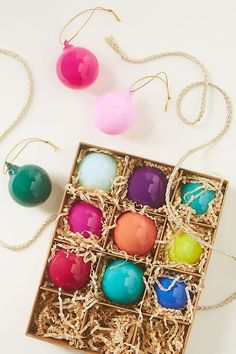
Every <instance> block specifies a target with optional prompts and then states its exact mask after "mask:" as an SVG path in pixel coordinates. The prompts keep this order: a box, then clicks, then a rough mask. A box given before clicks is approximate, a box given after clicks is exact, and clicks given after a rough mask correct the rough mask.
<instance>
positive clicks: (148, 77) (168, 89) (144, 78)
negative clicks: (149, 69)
mask: <svg viewBox="0 0 236 354" xmlns="http://www.w3.org/2000/svg"><path fill="white" fill-rule="evenodd" d="M160 75H164V77H165V79H163V78H162V77H161V76H160ZM154 79H159V80H161V81H162V82H163V83H164V85H165V87H166V91H167V102H166V105H165V112H166V111H167V109H168V106H169V103H170V101H171V96H170V88H169V80H168V76H167V74H166V73H165V72H164V71H162V72H159V73H158V74H156V75H148V76H143V77H141V78H140V79H138V80H136V81H135V82H134V83H133V84H132V85H131V89H130V92H136V91H138V90H140V89H141V88H143V87H144V86H146V85H148V84H149V83H150V82H152V81H153V80H154ZM143 80H148V81H146V82H144V83H143V84H141V85H140V86H138V87H135V86H136V85H137V84H138V83H139V82H140V81H143Z"/></svg>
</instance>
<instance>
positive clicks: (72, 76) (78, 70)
mask: <svg viewBox="0 0 236 354" xmlns="http://www.w3.org/2000/svg"><path fill="white" fill-rule="evenodd" d="M98 72H99V65H98V61H97V58H96V57H95V55H94V54H93V53H92V52H90V50H88V49H86V48H82V47H74V46H73V45H70V44H69V43H68V42H67V41H65V46H64V51H63V53H62V54H61V55H60V57H59V58H58V61H57V75H58V78H59V79H60V81H61V82H62V83H63V84H64V85H65V86H67V87H69V88H72V89H83V88H86V87H88V86H90V85H92V84H93V83H94V81H95V80H96V79H97V76H98Z"/></svg>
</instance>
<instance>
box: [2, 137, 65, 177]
mask: <svg viewBox="0 0 236 354" xmlns="http://www.w3.org/2000/svg"><path fill="white" fill-rule="evenodd" d="M34 142H38V143H43V144H48V145H49V146H51V147H52V148H54V150H55V151H56V150H58V147H57V146H56V145H55V144H53V143H51V142H50V141H48V140H43V139H39V138H27V139H24V140H21V141H20V142H19V143H17V144H16V145H14V146H13V148H12V149H11V150H10V151H9V153H8V154H7V156H6V158H5V161H4V165H3V174H4V175H5V174H6V173H7V170H8V168H7V164H12V163H13V162H14V161H15V160H16V159H17V157H18V156H19V155H20V154H21V153H22V151H23V150H25V149H26V147H27V146H28V145H29V144H31V143H34ZM17 148H20V149H19V151H18V152H17V153H16V154H15V155H14V156H13V157H12V158H11V159H9V158H10V156H11V155H12V154H14V153H15V151H16V150H17Z"/></svg>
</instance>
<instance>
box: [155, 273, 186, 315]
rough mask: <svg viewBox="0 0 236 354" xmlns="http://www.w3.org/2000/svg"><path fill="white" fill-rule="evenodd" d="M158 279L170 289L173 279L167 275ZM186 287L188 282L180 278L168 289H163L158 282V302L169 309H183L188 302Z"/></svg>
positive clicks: (164, 286)
mask: <svg viewBox="0 0 236 354" xmlns="http://www.w3.org/2000/svg"><path fill="white" fill-rule="evenodd" d="M158 281H159V282H160V284H161V286H162V287H163V288H164V289H168V288H169V287H170V285H171V284H172V283H173V279H169V278H166V277H163V278H159V279H158ZM186 287H187V284H185V283H184V282H182V281H179V280H177V281H176V283H175V285H173V287H172V288H171V289H170V290H168V291H164V290H162V289H161V288H160V287H159V286H158V284H156V285H155V291H156V294H157V300H158V303H159V304H160V305H161V306H163V307H165V308H167V309H176V310H183V309H184V308H185V307H186V305H187V302H188V300H187V295H186Z"/></svg>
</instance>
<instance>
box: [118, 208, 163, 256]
mask: <svg viewBox="0 0 236 354" xmlns="http://www.w3.org/2000/svg"><path fill="white" fill-rule="evenodd" d="M156 238H157V227H156V224H155V222H154V221H153V220H151V219H150V218H149V217H148V216H146V215H141V214H139V213H133V212H126V213H124V214H122V215H121V216H120V217H119V218H118V219H117V223H116V227H115V229H114V242H115V244H116V245H117V247H118V248H119V249H120V250H122V251H125V252H126V253H128V254H130V255H137V256H142V255H146V254H148V253H149V252H150V251H151V250H152V248H153V246H154V244H155V241H156Z"/></svg>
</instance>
